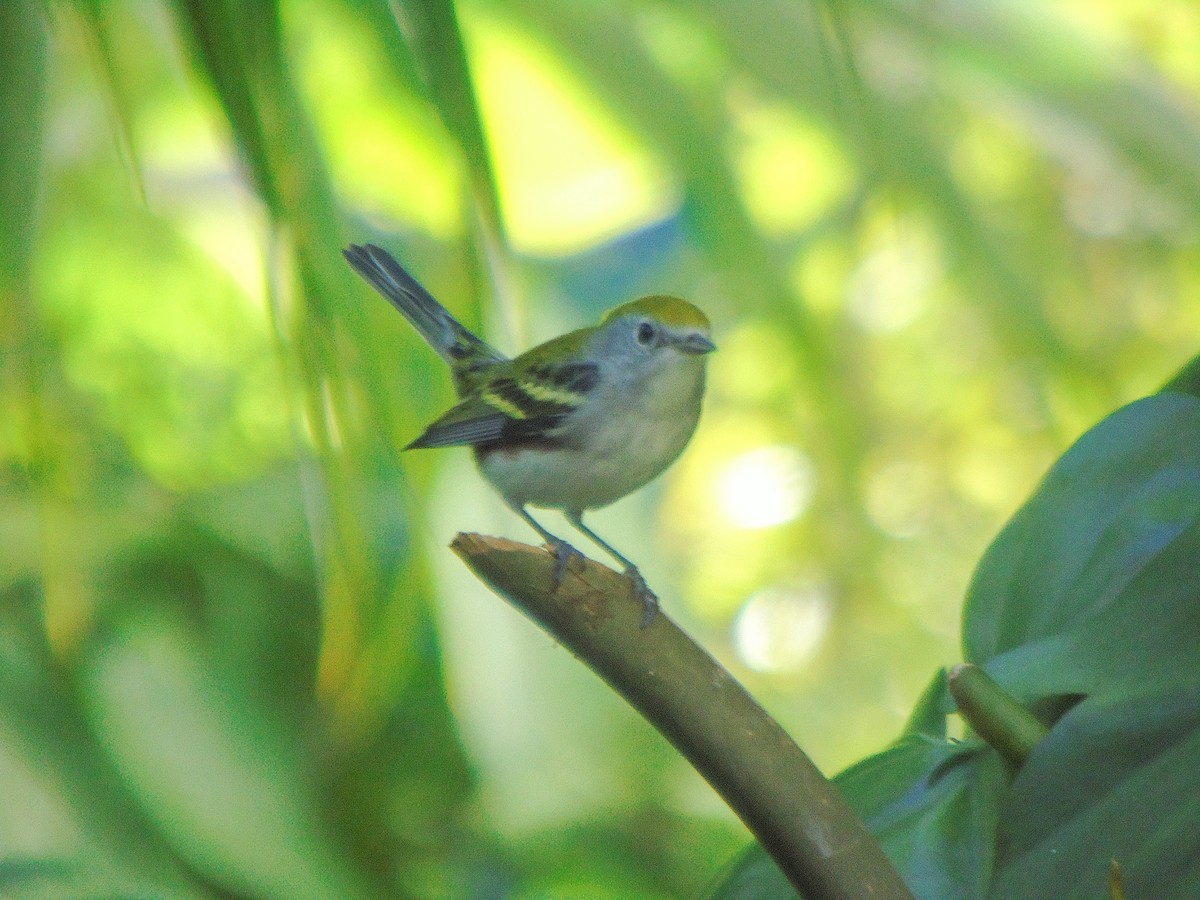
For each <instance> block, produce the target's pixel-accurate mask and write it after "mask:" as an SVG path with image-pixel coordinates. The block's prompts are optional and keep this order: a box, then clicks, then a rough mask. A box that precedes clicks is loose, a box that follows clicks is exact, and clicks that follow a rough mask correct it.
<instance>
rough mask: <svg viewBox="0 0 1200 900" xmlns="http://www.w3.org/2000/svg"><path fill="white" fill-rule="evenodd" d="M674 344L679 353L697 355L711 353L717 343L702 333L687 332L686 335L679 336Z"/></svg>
mask: <svg viewBox="0 0 1200 900" xmlns="http://www.w3.org/2000/svg"><path fill="white" fill-rule="evenodd" d="M675 346H677V347H678V348H679V351H680V352H681V353H688V354H691V355H693V356H699V355H701V354H703V353H712V352H713V351H714V350H716V349H717V345H716V344H714V343H713V342H712V341H710V340H709V339H708V338H706V337H705V336H704V335H702V334H695V333H693V334H689V335H688V336H687V337H684V338H680V339H679V341H677V342H676V344H675Z"/></svg>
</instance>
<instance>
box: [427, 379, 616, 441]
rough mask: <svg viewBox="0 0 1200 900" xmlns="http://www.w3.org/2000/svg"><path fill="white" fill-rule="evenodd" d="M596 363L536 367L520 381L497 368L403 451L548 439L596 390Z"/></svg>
mask: <svg viewBox="0 0 1200 900" xmlns="http://www.w3.org/2000/svg"><path fill="white" fill-rule="evenodd" d="M597 378H598V369H597V366H596V365H595V364H594V363H587V362H565V363H539V364H537V365H534V366H530V367H529V368H528V369H526V370H525V371H524V372H522V373H521V374H520V375H519V376H518V375H517V373H516V372H514V370H513V367H510V366H497V367H496V371H495V372H494V374H493V375H492V376H491V377H489V378H487V379H486V380H485V381H484V382H483V383H482V384H480V385H479V387H478V389H477V391H476V392H474V393H473V394H471V396H469V397H467V398H465V399H464V400H463V401H462V402H461V403H459V404H458V405H457V406H455V407H454V408H452V409H451V410H449V411H448V412H447V413H446V414H445V415H444V416H442V417H441V418H440V419H438V420H437V421H436V422H434V423H433V424H432V425H430V426H429V427H428V428H427V429H425V433H424V434H422V435H421V436H420V437H419V438H417V439H416V440H415V441H413V442H412V443H411V444H409V445H408V447H406V448H405V449H410V450H415V449H419V448H423V447H451V446H458V445H463V444H470V445H473V446H477V447H480V446H488V447H489V449H501V448H504V447H509V446H520V445H521V444H522V443H525V442H531V441H532V442H538V441H544V440H545V439H547V438H550V437H552V432H554V431H555V430H556V429H557V428H558V427H559V426H561V425H562V424H563V422H564V420H565V419H566V417H567V416H568V415H570V413H571V412H573V411H574V410H575V409H577V408H578V407H579V405H580V404H581V403H583V402H584V400H585V399H586V397H587V395H588V393H589V392H590V391H592V389H593V388H595V386H596V381H597Z"/></svg>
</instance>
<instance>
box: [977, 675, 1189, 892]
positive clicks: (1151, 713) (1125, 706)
mask: <svg viewBox="0 0 1200 900" xmlns="http://www.w3.org/2000/svg"><path fill="white" fill-rule="evenodd" d="M1193 659H1194V657H1193ZM1197 697H1200V680H1197V676H1196V673H1195V668H1194V665H1193V666H1192V667H1191V668H1190V669H1188V670H1185V671H1184V672H1181V673H1180V678H1179V679H1178V680H1174V681H1164V682H1163V683H1160V684H1156V685H1154V686H1153V687H1150V688H1147V689H1143V690H1140V691H1134V692H1128V693H1126V692H1112V693H1109V694H1107V695H1105V696H1104V697H1102V698H1090V699H1088V700H1085V701H1084V702H1083V703H1081V704H1080V705H1078V706H1077V707H1075V708H1074V709H1073V710H1071V711H1070V712H1069V713H1067V715H1066V716H1064V717H1063V718H1062V719H1061V720H1060V721H1059V722H1058V723H1057V724H1056V725H1055V727H1054V729H1053V730H1052V731H1051V733H1050V736H1049V737H1048V738H1046V740H1045V741H1043V742H1042V743H1041V744H1040V745H1038V747H1037V749H1035V750H1034V752H1033V754H1032V755H1031V756H1030V758H1029V761H1028V762H1027V763H1026V765H1025V766H1024V767H1023V768H1022V769H1021V772H1020V774H1019V775H1018V776H1017V778H1016V780H1015V782H1014V783H1013V785H1012V789H1011V791H1010V792H1009V794H1008V796H1007V797H1006V798H1005V800H1004V802H1003V805H1002V807H1001V818H1000V833H999V841H998V846H999V847H1000V848H1001V849H1000V856H999V859H998V862H997V873H996V880H995V883H994V885H993V888H992V892H991V894H990V896H992V897H995V898H1025V897H1044V896H1049V895H1050V894H1052V895H1053V896H1054V897H1056V898H1063V900H1069V898H1080V900H1083V898H1094V897H1104V896H1107V893H1106V891H1107V885H1108V877H1109V865H1110V861H1111V860H1116V861H1117V862H1118V863H1119V864H1120V866H1121V871H1122V874H1123V876H1124V880H1125V886H1126V891H1127V895H1128V896H1130V897H1195V896H1197V895H1198V893H1197V892H1198V891H1200V827H1197V824H1198V823H1200V704H1197V702H1196V698H1197ZM1050 886H1053V889H1052V890H1050Z"/></svg>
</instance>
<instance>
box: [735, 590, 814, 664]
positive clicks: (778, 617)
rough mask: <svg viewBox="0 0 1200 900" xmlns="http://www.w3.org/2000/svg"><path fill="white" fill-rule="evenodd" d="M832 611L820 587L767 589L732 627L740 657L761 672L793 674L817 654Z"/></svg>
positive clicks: (754, 598) (749, 602) (748, 603)
mask: <svg viewBox="0 0 1200 900" xmlns="http://www.w3.org/2000/svg"><path fill="white" fill-rule="evenodd" d="M832 614H833V610H832V603H831V602H830V597H829V591H828V590H827V589H826V588H824V587H823V586H820V585H813V584H810V585H804V586H801V587H794V588H781V587H775V588H768V589H767V590H764V591H760V592H759V593H757V594H755V595H754V596H753V597H751V598H750V599H749V600H748V601H747V602H746V605H745V606H744V607H742V611H741V613H740V614H739V615H738V617H737V622H735V623H734V626H733V642H734V646H736V647H737V652H738V656H740V657H741V659H742V661H743V662H745V663H746V665H748V666H750V667H751V668H752V669H756V670H758V671H760V672H785V671H794V670H796V669H799V668H801V667H803V666H804V665H806V664H807V663H808V662H810V661H811V660H812V658H813V657H814V656H815V655H816V653H817V650H819V649H820V647H821V642H822V641H823V640H824V639H825V634H826V632H827V631H828V630H829V621H830V619H831V618H832Z"/></svg>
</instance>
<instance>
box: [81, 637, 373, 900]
mask: <svg viewBox="0 0 1200 900" xmlns="http://www.w3.org/2000/svg"><path fill="white" fill-rule="evenodd" d="M84 677H85V685H86V688H87V694H88V697H89V700H90V704H89V705H90V710H89V712H90V717H91V719H92V723H93V727H94V729H95V730H96V732H97V733H98V734H99V736H100V739H101V742H102V743H103V744H104V746H105V749H106V750H107V752H108V754H109V755H110V756H111V757H112V759H113V760H114V762H115V763H116V765H117V767H118V768H119V769H120V771H121V772H122V774H123V776H124V779H125V781H126V783H127V784H128V785H129V788H130V791H131V792H132V793H133V794H134V796H135V797H136V798H137V799H138V801H139V802H140V804H141V805H142V807H143V809H145V811H146V813H147V815H148V816H149V817H150V818H152V819H153V820H154V821H155V823H156V824H157V826H158V828H159V829H160V830H161V832H162V833H163V835H164V836H165V838H166V839H167V841H168V842H169V843H170V844H171V845H172V846H173V847H174V849H175V850H176V852H178V853H179V854H180V856H182V857H183V858H184V859H186V860H187V861H188V862H189V863H190V864H191V865H192V866H193V867H194V868H195V869H197V870H198V871H200V872H203V873H204V874H205V875H207V876H208V877H209V878H211V879H212V880H213V881H214V882H215V883H217V884H221V885H224V886H225V887H226V888H227V889H228V890H231V891H233V892H234V893H237V894H240V895H247V896H255V897H313V898H319V897H330V898H332V897H339V898H341V897H347V898H349V897H361V896H369V895H371V892H370V891H369V890H368V889H367V888H366V887H365V882H364V878H363V876H362V875H360V874H359V873H357V872H356V871H355V870H354V869H353V868H352V867H351V866H350V865H349V864H348V863H347V862H346V861H345V860H344V859H343V858H342V857H341V856H340V855H339V854H338V853H337V852H336V851H335V849H334V847H333V844H332V841H331V838H330V836H329V835H328V834H327V833H326V830H325V828H324V826H323V825H322V823H321V819H320V814H319V806H318V803H317V800H316V796H315V792H314V790H313V789H312V786H311V785H310V783H309V781H308V777H307V775H306V772H305V768H304V766H303V764H302V759H301V758H300V755H299V753H298V750H297V748H296V747H295V745H294V744H292V743H289V742H288V741H287V740H286V736H287V731H286V730H285V729H283V728H282V727H280V725H279V723H278V722H277V721H276V717H275V715H274V714H273V711H272V710H270V709H269V708H266V707H265V706H260V705H258V704H255V703H254V702H252V701H251V700H250V699H249V698H250V693H249V692H248V691H246V690H245V689H244V688H243V687H241V686H239V685H237V684H230V683H224V682H223V681H222V680H221V679H219V678H218V677H217V676H216V674H215V672H214V671H213V670H211V669H206V668H205V666H204V664H203V661H202V658H201V657H200V655H199V654H198V653H197V652H196V648H195V646H194V645H193V644H191V643H190V642H189V641H188V640H187V638H186V637H185V636H184V634H183V633H182V632H181V631H180V630H178V629H174V628H171V627H170V626H169V625H166V624H165V623H163V622H155V621H154V620H153V618H151V619H149V620H147V621H145V622H143V623H141V624H140V625H137V626H134V627H131V628H130V629H129V630H127V631H125V632H122V633H119V634H117V635H115V636H114V637H113V638H112V639H111V640H110V641H109V643H108V644H107V645H105V646H103V647H101V648H99V650H98V652H96V654H95V655H94V657H93V659H92V660H91V662H90V665H89V666H88V667H87V670H86V671H85V673H84Z"/></svg>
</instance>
